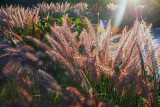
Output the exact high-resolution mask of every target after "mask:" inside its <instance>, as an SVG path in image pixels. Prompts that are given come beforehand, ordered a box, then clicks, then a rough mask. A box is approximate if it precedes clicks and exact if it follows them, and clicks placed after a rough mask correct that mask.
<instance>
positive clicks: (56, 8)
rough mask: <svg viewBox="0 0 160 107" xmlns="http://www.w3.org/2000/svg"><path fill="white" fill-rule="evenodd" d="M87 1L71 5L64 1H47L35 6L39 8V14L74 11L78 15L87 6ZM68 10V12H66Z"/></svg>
mask: <svg viewBox="0 0 160 107" xmlns="http://www.w3.org/2000/svg"><path fill="white" fill-rule="evenodd" d="M87 7H88V4H87V3H82V2H80V3H77V4H76V5H71V4H70V3H68V2H65V3H55V4H54V3H53V2H51V3H50V4H48V3H45V2H43V3H39V4H38V5H37V6H35V8H39V9H40V16H41V15H42V13H43V12H46V13H50V14H57V13H60V14H66V13H70V12H72V13H75V14H76V15H79V13H80V12H81V11H85V10H87V9H88V8H87ZM67 11H68V12H67Z"/></svg>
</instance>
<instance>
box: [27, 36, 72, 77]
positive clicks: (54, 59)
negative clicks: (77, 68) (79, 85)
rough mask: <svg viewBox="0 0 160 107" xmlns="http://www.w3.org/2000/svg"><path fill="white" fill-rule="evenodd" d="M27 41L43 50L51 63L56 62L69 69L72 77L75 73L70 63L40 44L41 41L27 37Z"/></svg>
mask: <svg viewBox="0 0 160 107" xmlns="http://www.w3.org/2000/svg"><path fill="white" fill-rule="evenodd" d="M27 38H28V39H29V40H31V41H32V42H34V43H36V44H38V45H39V46H40V47H41V48H42V49H44V50H45V53H46V54H47V55H48V56H50V58H51V59H52V61H53V62H55V61H57V62H59V63H60V64H62V65H63V66H65V67H66V68H67V69H69V70H70V71H71V74H72V75H75V72H74V70H73V68H72V65H71V63H70V62H69V61H68V60H67V59H66V58H65V57H63V56H62V55H61V54H60V53H58V52H56V51H53V50H52V49H51V48H50V47H49V46H47V45H46V44H44V43H42V42H41V41H39V40H38V39H35V38H33V37H30V36H28V37H27Z"/></svg>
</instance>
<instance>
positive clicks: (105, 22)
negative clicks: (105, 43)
mask: <svg viewBox="0 0 160 107" xmlns="http://www.w3.org/2000/svg"><path fill="white" fill-rule="evenodd" d="M102 23H103V26H104V28H105V27H106V26H107V20H103V21H102Z"/></svg>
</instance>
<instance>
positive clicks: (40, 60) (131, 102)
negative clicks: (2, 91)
mask: <svg viewBox="0 0 160 107" xmlns="http://www.w3.org/2000/svg"><path fill="white" fill-rule="evenodd" d="M43 5H45V6H46V7H45V6H44V7H43ZM50 5H53V7H52V6H50ZM50 5H48V4H45V3H44V4H42V5H38V6H40V7H38V8H37V9H35V10H33V11H32V10H28V11H29V13H28V11H27V10H26V9H24V8H22V7H17V8H19V9H18V10H17V11H20V10H21V11H22V13H24V12H25V11H27V12H26V13H25V14H26V15H24V14H22V15H21V13H16V12H12V8H13V10H14V9H15V10H16V8H14V7H8V9H9V10H10V11H11V13H6V12H5V9H7V8H1V13H3V14H2V15H3V16H6V18H5V17H4V18H3V19H2V16H1V18H0V24H1V29H2V31H3V29H8V28H10V31H8V32H10V34H12V35H9V36H5V35H4V36H5V37H4V38H5V39H7V40H8V41H12V42H13V43H14V44H15V45H14V46H12V45H10V44H6V43H5V42H4V41H2V42H1V43H0V50H1V51H0V75H2V77H3V78H6V79H13V80H14V81H15V82H16V84H17V85H18V86H19V90H18V92H19V93H21V94H22V95H23V96H24V97H25V98H26V99H27V102H29V103H28V104H30V105H29V106H32V104H33V103H34V99H36V98H38V101H42V99H43V95H42V94H44V95H45V93H47V94H48V93H49V94H50V95H51V96H50V98H51V99H50V101H53V102H54V103H57V102H59V104H58V105H59V106H99V107H101V106H120V107H121V106H150V107H155V106H158V105H159V103H160V102H159V73H158V72H159V64H160V61H159V58H160V54H159V51H160V49H159V45H158V46H157V42H156V41H155V40H153V38H152V34H151V25H149V26H147V24H146V23H145V22H143V21H142V22H139V21H138V20H137V21H135V23H134V25H133V28H132V29H130V30H127V28H124V30H123V32H122V33H121V34H117V35H113V34H112V27H111V21H109V22H108V24H107V26H106V28H103V27H102V28H101V30H100V31H98V32H97V29H96V28H95V27H93V25H92V23H91V22H90V21H89V19H88V18H85V23H86V24H87V27H86V26H85V27H82V28H81V29H83V30H82V31H81V32H80V31H78V32H77V31H76V30H75V28H74V27H75V24H73V23H69V21H70V20H69V18H68V15H66V16H65V17H64V19H63V20H62V24H58V25H57V24H56V22H54V24H53V23H52V25H47V24H48V23H46V25H44V26H48V28H49V29H50V30H49V31H48V33H43V38H44V39H45V40H43V39H40V37H39V36H36V33H37V34H39V33H38V32H36V30H37V26H39V27H42V29H38V30H39V31H43V30H44V29H43V28H44V26H43V25H42V26H41V24H42V23H40V21H39V15H40V14H39V11H41V10H42V11H50V8H54V4H50ZM66 5H68V7H69V6H70V5H69V4H66ZM57 6H59V4H57ZM60 7H61V6H60ZM60 7H56V8H59V9H60ZM43 8H45V9H46V10H43ZM65 8H67V7H65ZM62 9H63V10H65V9H64V8H63V5H62ZM30 11H32V12H30ZM60 11H61V9H60ZM14 15H15V16H16V18H14V17H15V16H14ZM28 15H29V17H31V18H28ZM22 17H23V18H22ZM33 17H35V18H33ZM40 17H41V16H40ZM26 18H28V19H26ZM25 19H26V20H27V21H26V20H25ZM33 19H34V20H33ZM14 20H15V21H14ZM23 20H24V21H25V23H23ZM30 22H31V24H30ZM26 24H27V25H29V26H30V25H31V26H32V31H33V32H35V33H34V34H33V33H31V35H30V33H28V32H27V33H26V35H25V37H23V36H22V35H23V33H19V29H18V27H20V28H22V29H25V28H24V27H23V26H25V25H26ZM50 24H51V23H50ZM80 27H81V26H80ZM14 28H17V29H16V30H15V29H14ZM26 29H27V30H28V31H29V30H30V28H29V27H26ZM13 30H14V32H13ZM3 33H4V32H3ZM21 34H22V35H21ZM32 34H33V35H32ZM11 38H12V39H11ZM16 41H19V42H18V43H17V42H16ZM115 41H116V42H115ZM117 41H118V42H117ZM66 81H67V82H68V83H66ZM35 85H36V86H37V85H39V86H41V87H43V91H41V90H40V89H36V88H35V87H34V86H35ZM41 87H39V88H41ZM32 88H33V89H34V90H33V91H34V92H33V93H32V94H33V95H34V94H39V95H40V96H39V97H35V96H32V95H30V93H29V92H28V90H29V89H32ZM42 92H43V93H42ZM52 95H53V97H52ZM45 96H46V95H45ZM53 98H54V99H55V100H53ZM59 98H61V99H59ZM56 101H57V102H56ZM53 102H52V103H53Z"/></svg>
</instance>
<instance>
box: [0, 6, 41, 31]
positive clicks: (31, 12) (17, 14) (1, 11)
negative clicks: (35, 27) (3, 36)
mask: <svg viewBox="0 0 160 107" xmlns="http://www.w3.org/2000/svg"><path fill="white" fill-rule="evenodd" d="M38 13H39V9H38V8H37V9H30V8H27V9H25V8H24V7H21V6H12V5H10V6H7V7H5V8H4V7H1V8H0V24H1V26H0V28H1V29H2V30H3V29H4V30H6V29H8V30H11V28H14V29H18V28H24V27H25V26H26V25H27V26H30V25H31V24H32V22H34V23H35V24H36V23H38V22H39V16H38Z"/></svg>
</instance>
